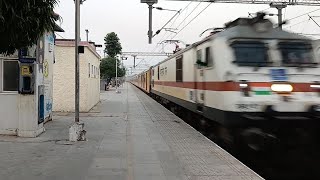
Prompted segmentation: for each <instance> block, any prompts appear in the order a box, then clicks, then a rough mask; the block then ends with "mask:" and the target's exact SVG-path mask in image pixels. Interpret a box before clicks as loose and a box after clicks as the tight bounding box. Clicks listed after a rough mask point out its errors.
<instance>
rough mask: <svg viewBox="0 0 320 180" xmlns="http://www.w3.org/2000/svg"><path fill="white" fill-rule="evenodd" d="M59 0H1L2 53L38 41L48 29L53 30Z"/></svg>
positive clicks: (0, 47)
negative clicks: (55, 7) (55, 10)
mask: <svg viewBox="0 0 320 180" xmlns="http://www.w3.org/2000/svg"><path fill="white" fill-rule="evenodd" d="M58 1H59V0H0V27H1V28H0V39H1V41H0V54H2V53H4V54H12V53H14V52H15V50H16V49H20V48H23V47H28V46H31V45H33V44H34V43H36V41H37V40H38V38H39V37H41V36H42V35H43V34H44V33H45V32H46V31H52V30H53V29H54V26H55V20H56V18H57V15H55V14H54V12H53V9H54V6H55V5H56V4H57V3H58Z"/></svg>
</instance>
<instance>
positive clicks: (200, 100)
mask: <svg viewBox="0 0 320 180" xmlns="http://www.w3.org/2000/svg"><path fill="white" fill-rule="evenodd" d="M196 54H197V57H196V58H197V63H196V64H195V68H194V69H195V102H196V104H197V111H199V112H202V111H203V106H204V103H205V89H206V87H205V68H204V66H202V65H201V63H200V62H203V58H204V55H203V50H202V49H199V50H197V53H196Z"/></svg>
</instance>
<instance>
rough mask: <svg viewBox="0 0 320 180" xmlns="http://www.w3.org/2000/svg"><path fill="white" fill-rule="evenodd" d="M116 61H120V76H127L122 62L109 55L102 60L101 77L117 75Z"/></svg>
mask: <svg viewBox="0 0 320 180" xmlns="http://www.w3.org/2000/svg"><path fill="white" fill-rule="evenodd" d="M116 61H118V73H117V74H118V77H123V76H125V73H126V70H125V68H121V67H120V62H119V60H118V59H116V58H112V57H108V58H104V59H102V60H101V64H100V74H101V79H109V78H112V77H116Z"/></svg>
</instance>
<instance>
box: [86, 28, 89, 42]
mask: <svg viewBox="0 0 320 180" xmlns="http://www.w3.org/2000/svg"><path fill="white" fill-rule="evenodd" d="M86 35H87V42H89V30H88V29H86Z"/></svg>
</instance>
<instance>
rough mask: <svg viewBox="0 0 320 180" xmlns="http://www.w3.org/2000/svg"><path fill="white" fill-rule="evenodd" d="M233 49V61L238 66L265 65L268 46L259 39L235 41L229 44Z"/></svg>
mask: <svg viewBox="0 0 320 180" xmlns="http://www.w3.org/2000/svg"><path fill="white" fill-rule="evenodd" d="M231 47H232V48H233V50H234V55H235V60H234V63H236V64H238V65H239V66H267V65H268V53H267V52H268V48H267V46H266V45H265V43H262V42H259V41H235V42H233V43H232V44H231Z"/></svg>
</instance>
